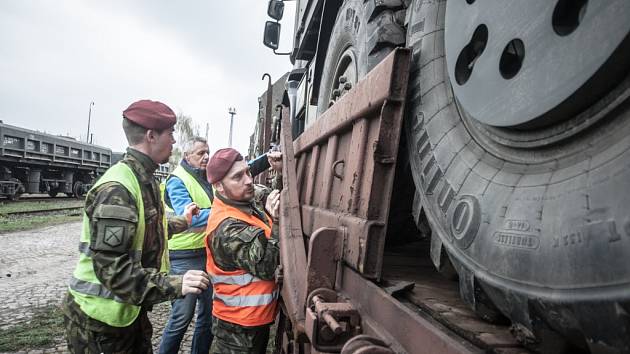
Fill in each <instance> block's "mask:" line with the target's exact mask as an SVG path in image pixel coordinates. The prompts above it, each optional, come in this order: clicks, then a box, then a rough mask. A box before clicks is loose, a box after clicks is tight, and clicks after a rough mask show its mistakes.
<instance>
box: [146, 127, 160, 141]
mask: <svg viewBox="0 0 630 354" xmlns="http://www.w3.org/2000/svg"><path fill="white" fill-rule="evenodd" d="M144 137H145V138H146V139H147V141H148V142H150V143H154V142H155V141H156V140H157V132H156V131H155V130H153V129H147V132H146V133H144Z"/></svg>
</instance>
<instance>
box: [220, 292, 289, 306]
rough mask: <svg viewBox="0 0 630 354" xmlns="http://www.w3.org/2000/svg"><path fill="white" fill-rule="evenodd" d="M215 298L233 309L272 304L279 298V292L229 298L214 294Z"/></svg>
mask: <svg viewBox="0 0 630 354" xmlns="http://www.w3.org/2000/svg"><path fill="white" fill-rule="evenodd" d="M213 298H214V299H219V300H221V302H223V303H224V304H226V305H228V306H232V307H245V306H263V305H269V304H271V303H272V302H274V301H275V300H276V299H277V298H278V290H274V292H273V293H271V294H263V295H241V296H229V295H222V294H217V293H213Z"/></svg>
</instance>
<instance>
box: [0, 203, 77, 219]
mask: <svg viewBox="0 0 630 354" xmlns="http://www.w3.org/2000/svg"><path fill="white" fill-rule="evenodd" d="M81 209H83V206H73V207H64V208H49V209H35V210H21V211H8V212H3V213H0V217H24V216H27V215H43V214H59V213H63V212H70V213H69V214H70V215H74V214H75V213H74V212H76V215H79V214H80V212H81Z"/></svg>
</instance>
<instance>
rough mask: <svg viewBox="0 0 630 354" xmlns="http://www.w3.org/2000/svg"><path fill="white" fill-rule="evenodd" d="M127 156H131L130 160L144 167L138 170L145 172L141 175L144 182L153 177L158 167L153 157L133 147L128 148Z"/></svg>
mask: <svg viewBox="0 0 630 354" xmlns="http://www.w3.org/2000/svg"><path fill="white" fill-rule="evenodd" d="M127 156H129V157H130V158H131V159H130V160H132V161H133V162H134V163H136V165H139V166H138V167H140V168H142V169H143V171H138V172H145V173H143V174H142V176H139V177H140V179H141V180H142V182H143V183H146V182H147V181H150V180H151V178H153V172H155V170H156V169H157V167H158V165H157V164H156V163H155V162H153V159H151V158H150V157H149V156H148V155H146V154H144V153H142V152H140V151H138V150H136V149H134V148H131V147H128V148H127Z"/></svg>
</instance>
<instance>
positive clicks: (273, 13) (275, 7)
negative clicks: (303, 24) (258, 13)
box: [267, 0, 284, 21]
mask: <svg viewBox="0 0 630 354" xmlns="http://www.w3.org/2000/svg"><path fill="white" fill-rule="evenodd" d="M283 13H284V3H283V2H282V1H281V0H269V6H268V7H267V15H269V17H271V18H273V19H274V20H276V21H280V20H281V19H282V14H283Z"/></svg>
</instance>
